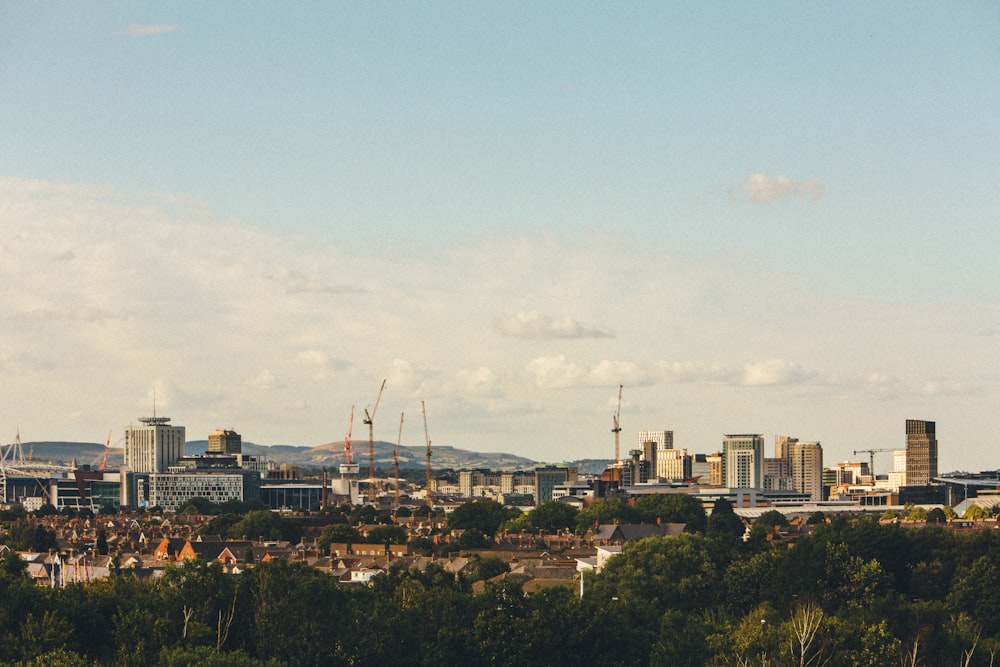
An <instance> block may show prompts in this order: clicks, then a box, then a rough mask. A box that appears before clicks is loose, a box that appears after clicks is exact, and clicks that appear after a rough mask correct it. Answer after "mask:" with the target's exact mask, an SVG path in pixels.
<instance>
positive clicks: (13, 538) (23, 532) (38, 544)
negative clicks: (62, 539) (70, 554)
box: [5, 519, 59, 553]
mask: <svg viewBox="0 0 1000 667" xmlns="http://www.w3.org/2000/svg"><path fill="white" fill-rule="evenodd" d="M5 542H6V544H7V546H8V547H10V548H11V549H13V550H14V551H34V552H35V553H48V551H49V549H55V548H57V547H58V546H59V545H58V543H57V542H56V534H55V532H54V531H51V530H47V529H46V528H45V527H44V526H43V525H42V524H40V523H36V522H35V521H33V520H31V519H18V520H17V521H15V522H14V523H12V524H11V526H10V529H9V531H8V533H7V537H6V538H5Z"/></svg>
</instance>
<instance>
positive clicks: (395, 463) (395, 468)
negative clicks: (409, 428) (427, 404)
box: [392, 412, 403, 509]
mask: <svg viewBox="0 0 1000 667" xmlns="http://www.w3.org/2000/svg"><path fill="white" fill-rule="evenodd" d="M402 443H403V413H402V412H400V413H399V437H398V438H396V448H395V449H393V450H392V474H393V475H394V476H395V477H396V492H395V495H394V497H393V502H392V506H393V507H395V508H396V509H399V446H400V445H401V444H402Z"/></svg>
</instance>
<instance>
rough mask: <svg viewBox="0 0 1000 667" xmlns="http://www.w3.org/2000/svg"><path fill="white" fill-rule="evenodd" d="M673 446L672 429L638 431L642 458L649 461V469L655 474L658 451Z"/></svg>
mask: <svg viewBox="0 0 1000 667" xmlns="http://www.w3.org/2000/svg"><path fill="white" fill-rule="evenodd" d="M673 448H674V432H673V431H639V449H641V450H642V458H643V459H644V460H646V461H649V469H650V470H651V471H652V472H653V473H654V474H656V470H657V467H656V461H657V458H658V457H659V454H658V452H660V451H663V450H668V449H673Z"/></svg>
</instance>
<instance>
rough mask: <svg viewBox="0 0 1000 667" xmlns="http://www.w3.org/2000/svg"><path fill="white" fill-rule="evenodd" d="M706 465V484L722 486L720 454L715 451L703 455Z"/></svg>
mask: <svg viewBox="0 0 1000 667" xmlns="http://www.w3.org/2000/svg"><path fill="white" fill-rule="evenodd" d="M705 463H706V464H707V465H708V485H709V486H722V454H721V453H719V452H715V453H714V454H709V455H708V456H706V457H705Z"/></svg>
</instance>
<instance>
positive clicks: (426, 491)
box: [420, 401, 434, 507]
mask: <svg viewBox="0 0 1000 667" xmlns="http://www.w3.org/2000/svg"><path fill="white" fill-rule="evenodd" d="M420 411H421V412H423V413H424V440H426V441H427V481H426V483H425V484H426V486H424V498H425V499H426V500H427V506H428V507H430V506H432V505H433V504H434V501H433V500H432V499H431V438H430V436H429V435H427V406H426V405H424V402H423V401H420Z"/></svg>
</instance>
